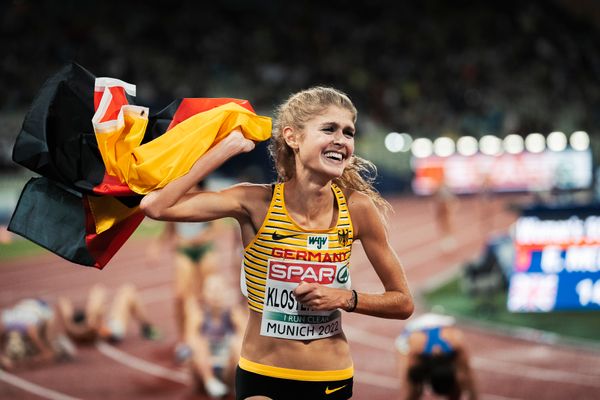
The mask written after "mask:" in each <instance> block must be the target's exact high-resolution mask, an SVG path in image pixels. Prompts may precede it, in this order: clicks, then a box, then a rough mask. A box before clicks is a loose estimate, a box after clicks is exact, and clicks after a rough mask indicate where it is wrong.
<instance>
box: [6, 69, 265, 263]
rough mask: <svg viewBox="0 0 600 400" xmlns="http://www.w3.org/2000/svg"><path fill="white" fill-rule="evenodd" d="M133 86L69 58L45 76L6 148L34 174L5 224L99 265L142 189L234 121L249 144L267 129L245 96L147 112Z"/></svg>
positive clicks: (178, 167)
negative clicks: (100, 75)
mask: <svg viewBox="0 0 600 400" xmlns="http://www.w3.org/2000/svg"><path fill="white" fill-rule="evenodd" d="M135 91H136V88H135V86H134V85H132V84H129V83H126V82H123V81H120V80H118V79H114V78H96V77H95V76H94V75H93V74H92V73H90V72H89V71H87V70H86V69H84V68H83V67H81V66H80V65H78V64H76V63H72V64H70V65H67V66H65V67H64V68H63V69H62V70H60V71H59V72H58V73H57V74H55V75H54V76H52V77H51V78H50V79H48V81H46V83H45V84H44V86H43V87H42V89H41V90H40V92H39V93H38V95H37V97H36V98H35V100H34V102H33V104H32V106H31V109H30V111H29V112H28V114H27V115H26V117H25V120H24V122H23V127H22V129H21V132H20V133H19V135H18V137H17V140H16V142H15V146H14V148H13V160H14V161H15V162H16V163H18V164H20V165H22V166H24V167H26V168H28V169H30V170H31V171H34V172H36V173H38V174H39V175H41V176H40V177H36V178H32V179H31V180H30V181H29V182H28V183H27V184H26V185H25V187H24V189H23V191H22V193H21V196H20V199H19V202H18V203H17V207H16V209H15V211H14V213H13V216H12V218H11V221H10V224H9V227H8V229H9V230H10V231H12V232H14V233H17V234H19V235H21V236H23V237H25V238H27V239H29V240H31V241H33V242H35V243H37V244H39V245H41V246H43V247H45V248H46V249H48V250H50V251H52V252H53V253H56V254H58V255H59V256H61V257H63V258H65V259H67V260H69V261H72V262H74V263H77V264H81V265H86V266H94V267H96V268H100V269H101V268H103V267H104V266H105V265H106V264H107V263H108V261H109V260H110V259H111V258H112V257H113V256H114V254H115V253H116V252H117V251H118V250H119V248H120V247H121V246H122V245H123V243H125V241H126V240H127V239H128V238H129V237H130V236H131V234H132V233H133V232H134V231H135V229H136V228H137V227H138V226H139V224H140V223H141V222H142V220H143V218H144V215H143V213H142V212H141V211H140V210H139V207H138V206H139V202H140V201H141V198H142V197H143V195H144V194H146V193H148V192H150V191H152V190H155V189H158V188H161V187H164V186H165V185H166V184H167V183H169V182H171V181H172V180H173V179H176V178H178V177H180V176H182V175H184V174H185V173H187V172H188V171H189V169H190V168H191V166H192V165H193V164H194V162H195V161H196V160H197V159H198V158H199V157H201V156H202V155H203V154H204V153H205V152H206V151H207V150H209V149H210V148H211V147H212V146H214V145H215V144H216V143H218V142H219V141H220V140H222V139H223V138H224V137H226V136H227V135H228V134H229V133H230V132H231V131H232V130H234V129H240V130H241V131H242V133H243V134H244V136H245V137H246V138H247V139H251V140H254V141H256V142H258V141H263V140H266V139H268V138H269V137H270V134H271V119H270V118H268V117H263V116H259V115H256V113H255V112H254V110H253V109H252V106H251V105H250V103H249V102H248V101H247V100H240V99H230V98H185V99H178V100H175V101H173V102H172V103H171V104H170V105H168V106H167V107H166V108H164V109H163V110H161V111H160V112H158V113H156V114H154V115H149V110H148V108H147V107H143V106H139V105H136V104H135Z"/></svg>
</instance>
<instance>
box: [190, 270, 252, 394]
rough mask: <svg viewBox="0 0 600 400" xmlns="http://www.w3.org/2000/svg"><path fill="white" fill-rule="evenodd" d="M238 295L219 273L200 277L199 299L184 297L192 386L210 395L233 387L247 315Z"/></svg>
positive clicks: (222, 392) (223, 392)
mask: <svg viewBox="0 0 600 400" xmlns="http://www.w3.org/2000/svg"><path fill="white" fill-rule="evenodd" d="M238 299H239V295H238V294H237V291H236V290H234V289H233V288H231V287H229V286H228V285H227V284H226V281H225V279H224V278H223V277H222V276H221V275H219V274H212V275H210V276H207V277H206V278H205V279H204V281H203V285H202V292H201V295H200V300H201V301H200V302H198V301H197V300H196V299H195V298H193V297H188V298H187V302H186V307H185V312H186V318H185V321H186V326H185V332H186V334H185V343H186V344H187V345H188V346H189V348H190V349H191V352H192V355H191V358H190V367H191V370H192V376H193V377H194V382H195V384H196V387H197V388H198V389H204V391H205V392H206V393H208V394H209V395H210V396H214V397H219V396H222V395H224V394H225V393H227V392H229V391H233V386H234V380H235V369H236V367H237V364H238V362H239V358H240V349H241V346H242V335H243V332H244V330H245V327H246V319H247V315H246V311H245V308H242V307H239V306H238V304H237V300H238Z"/></svg>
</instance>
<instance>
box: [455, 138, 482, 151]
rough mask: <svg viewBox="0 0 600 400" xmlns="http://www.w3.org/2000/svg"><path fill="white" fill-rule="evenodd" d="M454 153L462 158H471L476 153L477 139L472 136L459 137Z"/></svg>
mask: <svg viewBox="0 0 600 400" xmlns="http://www.w3.org/2000/svg"><path fill="white" fill-rule="evenodd" d="M456 151H458V153H459V154H461V155H463V156H472V155H473V154H476V153H477V139H475V138H474V137H473V136H461V137H460V138H458V140H457V141H456Z"/></svg>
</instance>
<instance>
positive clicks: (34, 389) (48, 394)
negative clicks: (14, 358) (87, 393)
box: [0, 369, 79, 400]
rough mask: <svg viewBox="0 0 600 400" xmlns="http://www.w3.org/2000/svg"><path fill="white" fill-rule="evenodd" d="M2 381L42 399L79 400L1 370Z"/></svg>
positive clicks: (0, 379) (0, 378)
mask: <svg viewBox="0 0 600 400" xmlns="http://www.w3.org/2000/svg"><path fill="white" fill-rule="evenodd" d="M0 381H4V382H5V383H8V384H9V385H13V386H16V387H18V388H19V389H22V390H24V391H26V392H29V393H33V394H35V395H38V396H40V397H43V398H45V399H50V400H79V399H78V398H77V397H72V396H69V395H67V394H64V393H60V392H57V391H55V390H52V389H48V388H45V387H43V386H40V385H36V384H35V383H32V382H29V381H26V380H25V379H22V378H19V377H18V376H16V375H13V374H9V373H8V372H6V371H3V370H1V369H0Z"/></svg>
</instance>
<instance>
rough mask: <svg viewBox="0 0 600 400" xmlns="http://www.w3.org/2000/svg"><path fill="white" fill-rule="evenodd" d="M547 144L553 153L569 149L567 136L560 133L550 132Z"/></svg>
mask: <svg viewBox="0 0 600 400" xmlns="http://www.w3.org/2000/svg"><path fill="white" fill-rule="evenodd" d="M546 144H547V145H548V148H549V149H550V150H552V151H563V150H564V149H566V148H567V135H565V134H564V133H562V132H560V131H555V132H550V134H549V135H548V137H547V138H546Z"/></svg>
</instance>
